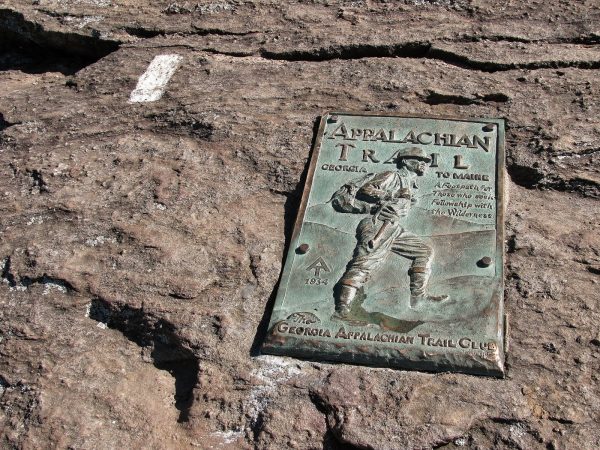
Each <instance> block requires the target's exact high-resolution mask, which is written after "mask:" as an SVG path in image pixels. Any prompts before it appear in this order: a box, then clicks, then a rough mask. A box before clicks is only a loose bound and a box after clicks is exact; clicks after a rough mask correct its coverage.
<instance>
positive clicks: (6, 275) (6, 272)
mask: <svg viewBox="0 0 600 450" xmlns="http://www.w3.org/2000/svg"><path fill="white" fill-rule="evenodd" d="M10 264H11V259H10V256H7V257H6V258H5V259H4V266H3V267H2V275H1V276H2V279H3V280H6V282H7V283H8V285H9V286H10V287H13V288H14V287H15V286H16V285H17V280H16V279H15V276H14V274H13V273H12V272H11V267H10Z"/></svg>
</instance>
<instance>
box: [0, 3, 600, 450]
mask: <svg viewBox="0 0 600 450" xmlns="http://www.w3.org/2000/svg"><path fill="white" fill-rule="evenodd" d="M149 3H150V4H149ZM599 19H600V10H599V9H598V8H597V2H596V1H595V0H588V1H585V0H582V1H579V2H564V1H560V0H550V1H544V2H542V1H534V0H529V1H527V2H504V3H502V2H491V1H483V0H472V1H469V0H459V1H452V0H436V1H428V0H420V1H410V0H405V1H400V2H385V1H381V2H379V1H374V0H365V1H362V0H361V1H342V2H330V1H327V0H324V1H319V2H307V1H299V2H289V3H285V4H282V3H281V2H275V1H266V0H265V1H245V2H241V1H223V2H212V3H211V2H206V1H201V2H196V1H194V2H187V1H184V2H177V3H175V2H171V1H161V0H158V1H154V2H140V1H137V0H35V1H31V2H29V1H24V0H6V1H4V2H3V6H1V7H0V49H1V50H2V53H1V55H0V85H1V86H2V89H1V90H0V198H1V199H2V201H1V202H0V263H1V267H0V269H1V275H2V283H1V284H0V306H1V308H0V318H1V320H0V429H1V430H2V432H1V439H2V441H1V442H2V446H3V447H7V448H25V449H29V448H95V449H109V448H192V447H195V448H214V449H218V448H222V449H225V448H235V449H238V448H260V449H267V448H273V449H281V448H295V449H319V448H324V449H341V448H360V449H408V448H419V449H428V448H447V449H454V448H474V449H475V448H477V449H487V448H519V449H531V448H545V449H572V448H578V449H594V448H598V447H600V431H599V429H598V423H599V421H600V406H599V405H600V389H599V388H600V381H599V375H598V374H599V369H600V347H599V345H600V329H599V325H598V324H599V323H600V304H599V300H600V295H599V285H598V282H599V280H600V279H599V278H598V277H599V274H600V238H599V235H598V226H599V225H600V204H599V203H598V199H599V197H600V169H599V167H600V166H599V163H600V119H599V116H600V88H599V81H600V28H599V26H598V23H600V21H599ZM160 54H177V55H180V56H181V57H183V60H182V63H181V65H180V67H179V68H178V69H177V71H176V72H175V74H174V76H173V77H172V79H171V80H170V81H169V83H168V85H167V87H166V92H165V93H164V95H163V97H162V99H160V100H159V101H156V102H152V103H129V102H128V99H129V95H130V93H131V91H132V90H133V89H134V88H135V86H136V83H137V80H138V78H139V76H140V75H141V74H142V73H143V72H144V71H145V70H146V68H147V67H148V64H149V63H150V61H152V59H153V58H154V56H156V55H160ZM329 109H337V110H353V111H383V112H398V113H411V114H428V115H451V116H464V117H505V118H506V119H507V152H508V161H507V170H508V180H509V182H508V184H509V188H510V202H509V205H508V211H507V214H506V220H507V236H506V250H507V261H506V267H507V270H506V280H505V282H506V308H507V310H508V313H509V315H510V324H511V329H510V333H509V335H510V351H509V356H508V360H507V363H508V376H507V377H506V379H503V380H495V379H486V378H479V377H472V376H466V375H457V374H446V373H440V374H426V373H419V372H408V371H395V370H387V369H372V368H368V367H354V366H345V365H333V364H325V363H315V362H307V361H300V360H294V359H290V358H278V357H271V356H261V355H259V352H258V349H259V346H260V342H261V340H262V338H263V337H264V333H265V326H266V321H267V319H268V316H269V313H270V307H271V306H272V301H273V299H274V294H275V289H276V285H277V282H278V278H279V275H280V271H281V266H282V260H283V255H284V251H285V249H286V244H287V241H288V240H289V238H290V234H291V228H292V225H293V221H294V219H295V215H296V212H297V207H298V203H299V196H300V192H301V190H302V188H303V185H304V177H305V171H306V167H307V161H308V158H309V154H310V148H311V141H312V139H313V137H314V125H315V123H316V121H317V119H318V117H319V116H320V115H321V114H322V113H323V112H325V111H327V110H329Z"/></svg>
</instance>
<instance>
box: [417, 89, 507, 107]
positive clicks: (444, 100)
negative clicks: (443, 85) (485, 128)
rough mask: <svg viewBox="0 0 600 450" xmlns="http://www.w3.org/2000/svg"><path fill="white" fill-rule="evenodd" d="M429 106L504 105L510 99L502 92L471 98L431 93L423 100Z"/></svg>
mask: <svg viewBox="0 0 600 450" xmlns="http://www.w3.org/2000/svg"><path fill="white" fill-rule="evenodd" d="M423 101H424V102H425V103H427V104H428V105H442V104H451V105H473V104H481V103H487V102H497V103H504V102H507V101H509V97H508V96H507V95H506V94H503V93H501V92H497V93H492V94H485V95H481V94H474V95H471V96H466V95H460V94H445V93H442V92H436V91H429V92H428V93H427V95H426V96H425V97H424V100H423Z"/></svg>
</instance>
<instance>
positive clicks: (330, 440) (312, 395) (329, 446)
mask: <svg viewBox="0 0 600 450" xmlns="http://www.w3.org/2000/svg"><path fill="white" fill-rule="evenodd" d="M308 397H309V399H310V401H311V402H312V404H313V405H314V406H315V408H316V409H317V411H319V412H320V413H321V414H323V415H324V416H325V423H326V424H327V431H326V432H325V435H324V436H323V450H370V449H371V450H372V448H373V447H371V446H366V447H363V446H358V445H354V444H351V443H349V442H346V441H345V440H343V439H340V437H339V436H338V434H337V433H336V432H335V431H334V430H333V429H332V428H331V427H330V426H329V420H328V415H329V413H330V412H331V411H330V409H331V408H329V407H328V405H327V404H326V403H325V401H323V399H322V398H321V397H320V396H319V395H318V394H317V393H316V392H314V391H309V393H308Z"/></svg>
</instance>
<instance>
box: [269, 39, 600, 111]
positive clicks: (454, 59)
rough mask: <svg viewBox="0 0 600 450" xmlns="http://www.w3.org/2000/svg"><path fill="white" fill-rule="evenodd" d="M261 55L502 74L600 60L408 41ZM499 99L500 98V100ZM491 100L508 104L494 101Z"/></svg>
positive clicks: (599, 64)
mask: <svg viewBox="0 0 600 450" xmlns="http://www.w3.org/2000/svg"><path fill="white" fill-rule="evenodd" d="M260 56H261V57H263V58H265V59H269V60H277V61H315V62H322V61H330V60H334V59H363V58H390V57H393V58H423V59H435V60H439V61H442V62H444V63H446V64H451V65H454V66H457V67H460V68H462V69H467V70H477V71H481V72H499V71H507V70H517V69H528V70H536V69H564V68H578V69H598V68H600V60H598V61H561V60H552V61H531V62H522V63H519V62H515V63H501V62H496V61H479V60H474V59H471V58H469V57H467V56H464V55H460V54H458V53H455V52H453V51H450V50H445V49H441V48H436V47H435V46H434V44H432V43H430V42H421V41H416V42H408V43H402V44H393V45H373V44H352V45H332V46H329V47H319V48H313V49H308V50H289V51H281V52H274V51H270V50H266V49H262V50H260ZM496 98H497V99H498V98H499V97H496ZM488 101H505V100H493V99H489V100H488Z"/></svg>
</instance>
